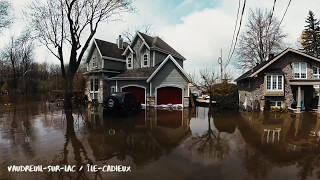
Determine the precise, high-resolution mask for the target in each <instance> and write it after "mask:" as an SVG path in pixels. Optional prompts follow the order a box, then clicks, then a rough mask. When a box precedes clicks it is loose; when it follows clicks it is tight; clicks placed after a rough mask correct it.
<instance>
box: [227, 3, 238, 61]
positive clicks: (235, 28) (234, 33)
mask: <svg viewBox="0 0 320 180" xmlns="http://www.w3.org/2000/svg"><path fill="white" fill-rule="evenodd" d="M240 5H241V0H239V4H238V11H237V19H236V24H235V26H234V30H233V36H232V41H231V46H230V50H229V53H228V58H229V57H230V54H231V50H232V45H233V42H234V38H235V35H236V30H237V25H238V19H239V11H240Z"/></svg>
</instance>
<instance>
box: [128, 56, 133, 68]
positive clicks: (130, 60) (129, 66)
mask: <svg viewBox="0 0 320 180" xmlns="http://www.w3.org/2000/svg"><path fill="white" fill-rule="evenodd" d="M127 69H132V59H131V57H128V59H127Z"/></svg>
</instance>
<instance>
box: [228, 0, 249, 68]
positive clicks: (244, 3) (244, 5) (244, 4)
mask: <svg viewBox="0 0 320 180" xmlns="http://www.w3.org/2000/svg"><path fill="white" fill-rule="evenodd" d="M246 2H247V1H246V0H244V2H243V8H242V13H241V18H240V25H239V29H238V32H237V36H236V41H235V43H234V46H233V50H232V53H231V55H230V57H229V58H228V62H227V64H226V65H225V67H226V66H227V65H228V64H229V63H230V60H231V58H232V55H233V53H234V50H235V48H236V45H237V42H238V37H239V33H240V29H241V25H242V18H243V14H244V10H245V8H246Z"/></svg>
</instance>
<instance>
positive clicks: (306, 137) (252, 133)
mask: <svg viewBox="0 0 320 180" xmlns="http://www.w3.org/2000/svg"><path fill="white" fill-rule="evenodd" d="M238 127H239V130H240V133H241V134H242V136H243V137H244V138H245V141H246V142H247V143H248V144H250V145H251V146H253V147H254V148H255V149H256V150H258V152H261V153H262V154H264V155H265V157H266V158H267V159H270V160H271V161H272V162H276V163H277V164H280V165H283V164H288V163H289V164H291V163H294V162H296V161H297V160H299V159H301V158H303V157H306V156H308V155H309V153H310V152H315V151H317V149H318V140H317V139H318V138H317V137H315V136H313V135H312V133H311V134H310V132H318V131H319V130H320V129H319V127H320V118H317V117H316V116H315V115H313V114H311V113H303V114H290V113H280V114H275V113H253V114H252V113H243V114H242V118H241V121H240V124H239V126H238Z"/></svg>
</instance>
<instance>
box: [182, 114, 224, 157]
mask: <svg viewBox="0 0 320 180" xmlns="http://www.w3.org/2000/svg"><path fill="white" fill-rule="evenodd" d="M211 118H212V119H213V113H212V110H209V112H208V130H207V131H205V133H204V134H203V135H201V136H193V137H191V138H189V139H187V140H186V142H185V145H186V148H187V149H188V150H190V151H196V152H197V153H198V154H199V155H200V156H202V157H203V158H206V159H212V160H215V159H218V160H223V159H224V158H226V157H227V156H228V155H229V151H230V147H229V144H228V142H227V140H226V139H223V138H221V136H220V131H218V132H214V131H213V130H212V128H211Z"/></svg>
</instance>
